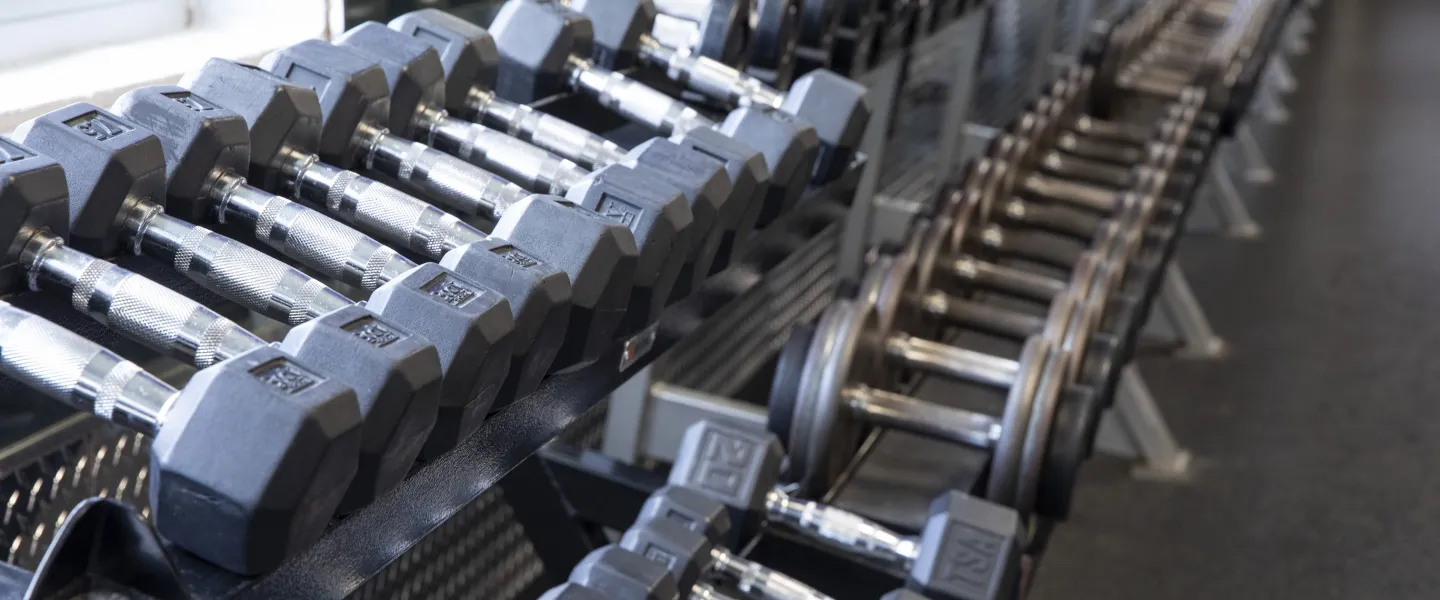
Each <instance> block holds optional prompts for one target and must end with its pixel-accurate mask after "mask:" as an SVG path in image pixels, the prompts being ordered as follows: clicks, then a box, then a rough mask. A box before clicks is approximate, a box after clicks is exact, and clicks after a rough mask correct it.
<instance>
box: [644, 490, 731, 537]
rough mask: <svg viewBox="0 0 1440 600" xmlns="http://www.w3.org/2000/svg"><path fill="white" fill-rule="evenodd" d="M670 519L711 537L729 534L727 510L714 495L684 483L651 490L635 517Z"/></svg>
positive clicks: (728, 514) (728, 513)
mask: <svg viewBox="0 0 1440 600" xmlns="http://www.w3.org/2000/svg"><path fill="white" fill-rule="evenodd" d="M650 519H670V520H672V521H675V522H676V523H680V524H681V525H684V526H685V527H687V528H689V529H691V530H692V531H696V532H699V533H701V534H703V535H704V536H705V537H706V538H708V539H711V540H717V541H719V540H723V539H725V538H726V536H729V535H730V512H729V510H728V509H726V508H725V505H724V504H721V503H719V502H717V501H716V500H714V499H713V498H711V497H709V496H706V495H705V494H702V493H700V492H697V491H695V490H692V489H690V488H687V487H680V486H678V485H667V486H665V487H662V488H660V489H658V490H655V492H653V493H651V494H650V497H649V498H647V499H646V500H645V504H643V505H641V506H640V516H638V517H636V518H635V520H636V521H643V520H650Z"/></svg>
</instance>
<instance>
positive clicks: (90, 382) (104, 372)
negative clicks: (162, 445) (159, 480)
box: [0, 302, 176, 433]
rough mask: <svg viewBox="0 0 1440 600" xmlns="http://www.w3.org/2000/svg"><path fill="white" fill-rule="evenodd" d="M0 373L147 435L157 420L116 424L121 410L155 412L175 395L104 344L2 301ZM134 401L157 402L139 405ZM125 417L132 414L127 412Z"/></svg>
mask: <svg viewBox="0 0 1440 600" xmlns="http://www.w3.org/2000/svg"><path fill="white" fill-rule="evenodd" d="M0 373H3V374H5V375H6V376H8V377H10V378H12V379H14V380H16V381H19V382H20V383H22V384H24V385H26V386H27V387H30V388H31V389H34V390H35V391H37V392H40V393H41V394H43V395H45V396H46V397H48V398H51V399H53V400H58V401H60V402H63V403H65V404H66V405H68V406H70V407H71V408H74V409H76V410H81V411H85V412H90V413H94V414H95V415H96V416H99V417H101V418H103V419H115V420H118V421H121V422H124V423H125V424H127V425H132V426H136V427H137V428H138V429H141V430H142V431H143V432H145V433H150V430H151V429H153V426H154V425H155V424H156V423H155V421H154V420H146V419H135V418H129V419H116V417H117V415H115V409H116V407H117V406H124V407H125V408H127V409H134V408H147V407H146V406H144V405H145V404H148V405H151V407H153V405H154V404H156V403H163V402H164V400H165V399H168V398H169V397H171V396H173V395H174V394H175V393H176V392H175V389H174V388H172V387H170V386H168V385H166V384H165V383H163V382H161V381H160V380H158V379H156V378H155V377H153V376H152V375H150V374H149V373H146V372H145V371H143V370H142V369H140V367H138V366H136V365H135V364H134V363H132V362H130V361H127V360H125V359H123V358H120V357H119V356H117V355H116V354H115V353H113V352H110V351H109V350H106V349H105V348H103V347H101V346H100V345H99V344H96V343H94V342H92V341H90V340H87V339H85V338H83V337H80V336H79V335H76V334H75V333H72V332H71V331H69V330H67V329H65V328H64V327H61V326H59V325H56V324H54V323H51V322H50V321H47V320H45V319H42V318H40V317H37V316H35V315H32V314H30V313H28V312H26V311H23V310H20V309H18V308H15V307H14V306H11V305H10V304H9V303H6V302H0ZM131 396H136V397H137V398H136V399H149V398H153V399H155V400H154V401H151V402H143V403H141V402H134V401H132V398H131ZM135 412H141V411H135ZM122 416H131V415H129V411H126V413H124V414H122ZM136 416H138V415H136ZM141 426H148V427H141Z"/></svg>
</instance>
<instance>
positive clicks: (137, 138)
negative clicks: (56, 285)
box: [15, 103, 165, 257]
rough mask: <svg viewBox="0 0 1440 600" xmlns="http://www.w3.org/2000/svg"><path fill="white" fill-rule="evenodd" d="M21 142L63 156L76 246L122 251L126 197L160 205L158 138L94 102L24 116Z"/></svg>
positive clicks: (97, 251)
mask: <svg viewBox="0 0 1440 600" xmlns="http://www.w3.org/2000/svg"><path fill="white" fill-rule="evenodd" d="M15 134H16V137H18V138H19V140H20V142H21V143H23V144H25V145H26V146H29V147H30V148H31V149H33V150H35V151H36V152H39V153H42V154H50V155H53V156H64V157H67V158H68V159H69V160H67V161H66V163H65V164H66V165H67V166H66V169H65V182H66V185H68V186H69V188H70V237H69V239H68V240H67V241H68V243H69V244H70V245H71V246H73V247H74V248H75V249H77V250H80V251H81V252H85V253H88V254H92V255H95V256H100V257H111V256H115V255H116V254H117V253H119V252H120V251H121V243H122V237H123V235H124V234H123V233H122V232H123V229H124V227H123V225H124V221H125V218H126V217H127V216H128V215H127V214H126V210H127V208H128V207H127V206H126V203H127V201H129V200H130V199H132V198H141V199H145V200H148V201H150V202H153V203H155V204H158V205H160V206H164V205H165V155H164V150H163V149H162V148H161V147H160V141H159V140H157V139H156V138H155V136H153V135H151V134H150V132H148V131H145V130H143V129H140V128H138V127H136V126H135V125H134V124H133V123H129V122H127V121H125V120H124V119H121V118H120V117H118V116H115V115H113V114H110V113H108V112H105V111H104V110H101V109H100V107H98V106H95V105H93V104H83V103H82V104H72V105H70V106H67V107H65V108H62V109H59V110H55V111H51V112H49V113H46V114H44V115H41V116H39V117H36V118H34V119H32V120H30V121H26V122H25V123H24V124H23V125H21V126H20V128H19V129H17V130H16V131H15Z"/></svg>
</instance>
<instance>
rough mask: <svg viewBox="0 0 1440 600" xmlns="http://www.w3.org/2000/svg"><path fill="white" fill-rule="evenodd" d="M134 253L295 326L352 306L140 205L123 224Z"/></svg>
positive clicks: (276, 265) (255, 253)
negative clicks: (157, 260)
mask: <svg viewBox="0 0 1440 600" xmlns="http://www.w3.org/2000/svg"><path fill="white" fill-rule="evenodd" d="M124 227H125V233H126V235H128V236H129V239H130V240H131V242H132V245H133V248H132V250H133V251H134V252H135V254H137V255H138V254H144V255H146V256H151V257H154V258H158V259H160V260H163V261H165V262H168V263H170V264H171V266H173V267H174V268H175V270H176V271H179V272H180V273H182V274H184V275H185V276H186V277H189V278H190V279H191V280H193V281H195V282H197V283H199V284H200V285H203V286H205V287H206V288H208V289H210V290H212V291H214V292H216V293H218V294H220V295H222V296H225V297H226V298H229V299H231V300H233V301H235V302H236V303H238V304H240V305H241V306H244V307H246V308H248V309H250V310H253V311H255V312H258V313H260V314H263V315H265V316H267V317H270V318H272V319H275V320H277V321H280V322H282V323H286V324H288V325H299V324H301V323H304V322H306V321H309V320H310V319H313V318H315V317H318V316H320V315H324V314H328V313H330V312H331V311H334V310H336V309H339V308H342V307H345V306H349V305H351V304H354V303H353V302H351V301H350V299H348V298H346V297H344V296H342V295H340V293H339V292H336V291H335V290H332V289H330V288H329V287H327V286H326V285H325V284H323V283H320V282H319V281H318V280H316V279H315V278H313V277H310V276H309V275H306V274H304V273H301V272H300V271H299V270H297V269H295V268H294V267H291V266H290V265H287V264H285V263H283V262H280V261H278V260H275V259H274V258H271V257H270V256H269V255H266V254H265V253H263V252H260V251H259V250H256V249H254V248H251V247H249V246H246V245H245V244H241V243H240V242H237V241H235V240H232V239H230V238H227V237H225V236H223V235H220V234H218V233H215V232H212V231H210V230H209V229H206V228H204V227H200V226H198V225H191V224H190V223H187V222H185V221H181V220H179V219H176V218H174V217H171V216H170V215H167V214H165V213H164V211H163V210H162V209H161V208H160V207H159V206H158V205H156V204H154V203H151V202H149V201H144V200H141V201H139V202H138V203H137V204H136V205H135V206H134V208H133V209H132V210H131V211H130V214H129V216H128V218H127V219H126V220H125V224H124Z"/></svg>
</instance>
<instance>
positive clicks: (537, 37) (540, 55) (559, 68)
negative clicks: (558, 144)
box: [490, 0, 594, 104]
mask: <svg viewBox="0 0 1440 600" xmlns="http://www.w3.org/2000/svg"><path fill="white" fill-rule="evenodd" d="M490 35H492V36H494V38H495V48H496V50H498V51H499V52H500V71H499V74H498V76H497V77H496V79H495V93H496V94H497V95H499V96H500V97H501V98H504V99H506V100H509V101H511V102H519V103H522V104H528V103H530V102H534V101H536V100H539V99H541V98H546V97H549V96H554V95H556V94H560V93H563V92H567V91H569V90H570V84H569V82H568V76H567V75H566V72H567V71H568V67H567V63H568V61H569V60H570V57H571V56H575V57H579V58H589V57H590V54H591V52H592V50H591V49H592V47H593V46H594V29H593V26H592V24H591V23H590V19H587V18H585V17H584V16H581V15H580V14H578V13H574V12H571V11H570V10H569V9H566V8H565V7H563V6H560V5H559V4H557V3H555V2H551V1H549V0H543V1H539V2H537V1H534V0H509V1H508V2H506V3H505V4H504V5H503V6H501V7H500V12H498V13H496V15H495V20H494V21H491V22H490Z"/></svg>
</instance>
